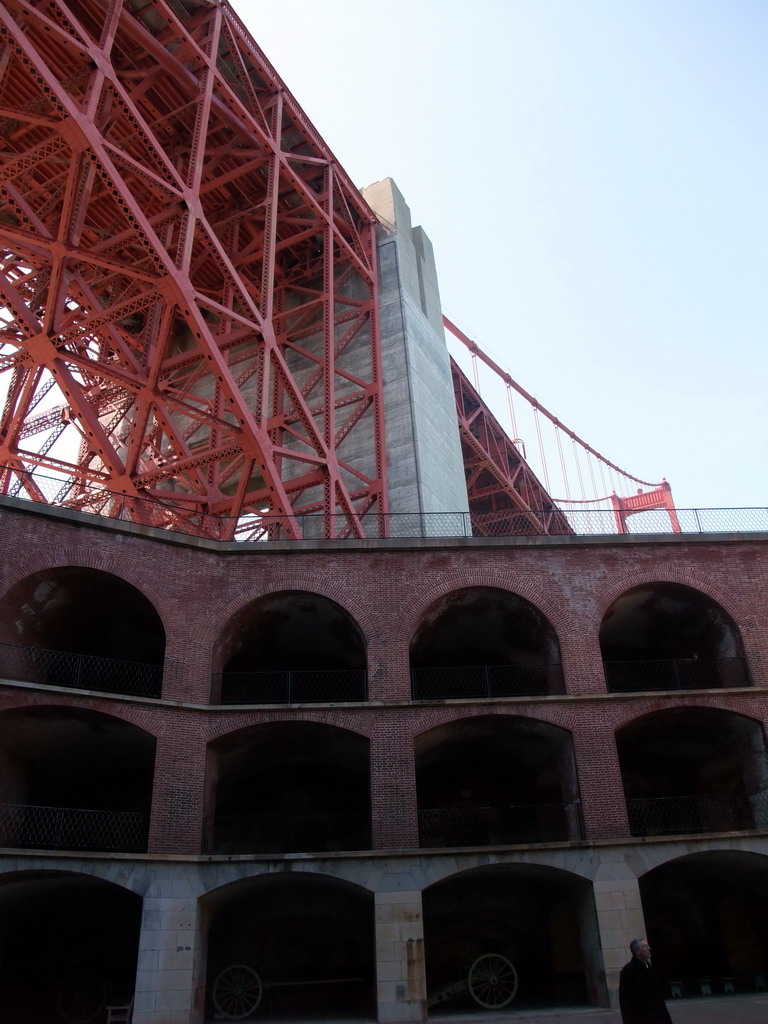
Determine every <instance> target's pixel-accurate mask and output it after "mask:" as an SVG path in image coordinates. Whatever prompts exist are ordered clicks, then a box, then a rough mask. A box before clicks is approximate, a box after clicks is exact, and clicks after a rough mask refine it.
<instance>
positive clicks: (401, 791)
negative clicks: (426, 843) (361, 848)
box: [371, 711, 419, 850]
mask: <svg viewBox="0 0 768 1024" xmlns="http://www.w3.org/2000/svg"><path fill="white" fill-rule="evenodd" d="M396 715H397V712H396V711H394V712H390V714H389V715H388V716H387V717H386V718H385V717H384V716H383V715H380V717H379V720H378V722H377V725H376V729H375V731H374V733H373V736H372V737H371V819H372V827H373V848H374V850H392V849H403V848H406V849H413V848H416V847H418V845H419V823H418V810H417V804H416V766H415V763H414V754H413V740H412V738H411V736H410V735H409V734H408V733H404V732H402V731H401V729H402V723H398V720H397V718H396Z"/></svg>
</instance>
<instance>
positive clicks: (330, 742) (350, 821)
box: [206, 722, 371, 853]
mask: <svg viewBox="0 0 768 1024" xmlns="http://www.w3.org/2000/svg"><path fill="white" fill-rule="evenodd" d="M369 762H370V757H369V742H368V740H367V739H366V738H365V737H363V736H359V735H357V734H356V733H352V732H349V731H348V730H346V729H339V728H336V727H334V726H329V725H323V724H320V723H316V722H275V723H272V724H269V725H258V726H255V727H253V728H250V729H244V730H242V731H240V732H237V733H232V734H230V735H227V736H224V737H222V738H221V739H219V740H217V741H216V743H214V744H212V745H211V748H210V751H209V789H210V790H212V791H215V814H214V815H213V816H211V817H209V818H207V819H206V825H207V827H206V842H207V846H208V848H209V850H211V851H213V852H216V853H297V852H303V853H309V852H322V851H327V850H367V849H370V847H371V799H370V764H369Z"/></svg>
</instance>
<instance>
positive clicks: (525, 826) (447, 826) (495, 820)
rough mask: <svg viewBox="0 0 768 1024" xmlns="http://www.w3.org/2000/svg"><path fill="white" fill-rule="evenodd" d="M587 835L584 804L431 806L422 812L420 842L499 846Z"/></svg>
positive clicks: (441, 844)
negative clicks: (585, 833)
mask: <svg viewBox="0 0 768 1024" xmlns="http://www.w3.org/2000/svg"><path fill="white" fill-rule="evenodd" d="M583 838H584V825H583V822H582V816H581V804H580V803H579V802H578V801H574V802H573V803H569V804H546V803H540V804H505V805H499V806H495V807H431V808H426V809H424V810H420V811H419V845H420V846H422V847H425V846H428V847H443V846H497V845H507V844H511V843H559V842H567V841H569V840H570V841H575V840H579V839H583Z"/></svg>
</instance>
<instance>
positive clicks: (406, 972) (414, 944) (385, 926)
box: [375, 891, 427, 1024]
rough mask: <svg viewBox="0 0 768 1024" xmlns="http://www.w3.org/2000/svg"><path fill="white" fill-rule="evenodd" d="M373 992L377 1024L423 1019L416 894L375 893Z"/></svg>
mask: <svg viewBox="0 0 768 1024" xmlns="http://www.w3.org/2000/svg"><path fill="white" fill-rule="evenodd" d="M375 899H376V992H377V1001H378V1020H379V1021H380V1022H381V1024H390V1022H391V1024H395V1022H397V1024H407V1022H411V1021H425V1020H426V1019H427V983H426V974H425V971H424V922H423V919H422V912H421V893H420V892H418V891H417V892H377V893H376V894H375Z"/></svg>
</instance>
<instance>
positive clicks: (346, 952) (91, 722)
mask: <svg viewBox="0 0 768 1024" xmlns="http://www.w3.org/2000/svg"><path fill="white" fill-rule="evenodd" d="M0 516H1V517H2V536H3V541H4V544H3V548H4V558H3V562H2V587H1V588H0V592H1V593H2V603H1V605H0V608H1V612H0V623H1V624H2V630H3V636H2V641H3V643H2V648H1V650H2V658H3V672H2V676H3V679H2V683H1V684H0V701H1V702H2V704H1V710H0V758H2V761H1V763H2V775H0V778H1V779H2V814H1V817H0V828H1V829H2V832H1V833H0V835H1V836H2V839H1V840H0V841H1V842H2V846H3V850H2V853H0V870H1V871H2V881H1V883H0V905H1V906H2V914H0V921H2V933H1V934H2V961H1V962H0V989H1V990H2V1000H3V1005H4V1006H7V1007H12V1008H13V1011H12V1013H11V1016H10V1017H9V1019H12V1020H14V1021H15V1022H16V1021H18V1022H19V1024H21V1022H22V1021H30V1022H31V1021H43V1020H45V1021H46V1022H47V1021H50V1020H51V1019H54V1020H55V1019H57V1017H56V1016H55V1014H54V1016H53V1018H52V1017H51V1013H52V1012H53V1011H54V1009H55V1012H56V1013H58V1014H59V1018H58V1019H62V1020H67V1019H75V1020H77V1019H86V1018H87V1015H88V1014H89V1013H90V1012H91V1011H90V1009H89V1007H90V1006H91V1005H93V1006H96V1004H97V1003H100V1004H101V1005H103V1004H105V1003H106V1004H115V1003H120V1002H122V1001H127V1000H128V999H129V998H130V996H131V994H132V993H133V992H134V991H135V993H136V1001H135V1011H134V1017H133V1019H134V1021H136V1022H141V1024H150V1022H151V1024H182V1022H184V1024H186V1022H188V1021H190V1022H201V1021H204V1020H208V1021H211V1020H214V1019H222V1013H221V1010H222V1007H223V1009H224V1011H225V1012H226V1013H228V1014H229V1015H230V1017H232V1018H235V1017H236V1016H237V1014H238V1013H242V1012H243V1008H244V1009H245V1011H248V1008H249V1005H251V1004H252V1003H253V1001H254V1000H255V999H257V998H258V991H259V990H258V986H259V985H262V986H263V991H261V998H260V1006H259V1007H258V1013H259V1014H264V1013H267V1014H270V1015H272V1016H274V1017H275V1018H278V1019H279V1018H280V1017H281V1016H286V1015H293V1016H294V1017H295V1016H297V1015H298V1016H301V1015H302V1013H304V1012H308V1011H309V1010H310V1009H311V1010H312V1011H317V1010H318V1009H320V1010H322V1011H323V1012H324V1013H325V1014H326V1015H328V1016H341V1015H344V1014H352V1015H354V1016H358V1017H362V1018H366V1017H367V1018H374V1017H378V1019H379V1020H382V1021H403V1022H404V1021H414V1020H415V1021H420V1020H423V1019H424V1018H425V1016H426V1015H427V1013H428V1006H427V1001H428V999H429V998H431V999H434V998H435V997H436V996H439V995H440V992H441V990H444V989H445V988H446V987H450V986H451V985H452V983H454V982H457V981H461V980H462V979H464V980H465V979H466V972H467V967H468V966H469V965H471V964H473V963H475V962H476V961H478V959H479V958H482V957H484V956H488V954H498V955H501V956H504V957H505V958H507V959H508V960H510V961H511V962H512V963H514V965H515V967H516V972H517V976H518V982H519V987H518V991H517V993H516V996H515V1005H516V1006H521V1007H522V1006H552V1005H563V1004H571V1005H573V1004H579V1003H587V1002H591V1003H596V1004H606V1003H607V1002H608V1001H609V999H610V998H611V996H612V993H613V990H614V989H615V986H616V981H617V971H618V969H619V968H620V966H621V965H622V963H623V962H624V960H625V957H626V953H625V949H626V945H627V942H628V940H629V939H630V938H631V937H633V936H634V935H636V934H641V933H645V932H647V933H648V934H649V935H650V938H651V941H652V942H653V944H654V946H655V947H656V956H657V960H658V963H659V965H660V967H661V969H662V970H663V972H664V974H665V976H666V977H667V979H668V981H670V982H674V983H676V984H677V985H680V986H681V989H682V991H683V994H693V993H694V992H700V990H701V985H702V983H705V984H709V985H710V986H711V988H712V990H713V991H714V992H716V991H717V990H718V989H719V990H725V989H729V988H731V987H733V988H734V989H735V990H737V991H739V990H754V989H755V987H758V988H760V987H761V986H762V985H763V984H764V977H765V975H764V970H765V966H766V965H765V948H766V938H767V936H766V927H768V926H766V921H768V914H766V910H767V909H768V870H767V869H766V864H768V862H767V861H766V859H765V855H766V853H768V847H767V846H766V839H765V832H764V828H765V824H766V816H767V815H768V796H766V779H767V778H768V771H767V762H766V752H765V742H764V722H765V718H766V713H767V709H766V698H765V687H764V673H765V664H766V655H767V654H768V638H767V637H766V631H765V621H766V609H765V601H766V599H765V582H764V581H765V573H766V538H765V536H764V535H760V534H751V535H750V534H745V535H735V534H733V535H717V536H715V535H707V534H701V535H694V536H688V535H672V534H670V535H664V536H661V535H653V536H637V535H627V536H624V537H576V536H570V537H559V538H558V537H517V538H499V539H493V538H490V539H483V538H466V539H462V540H455V539H444V538H430V539H425V540H394V539H391V540H366V541H353V540H348V541H344V542H329V541H299V542H278V543H276V544H271V545H269V544H251V545H241V544H240V545H239V544H234V543H232V544H222V543H217V542H215V541H204V540H200V539H196V538H190V537H183V536H181V535H172V534H168V533H166V532H163V531H160V530H152V529H148V528H145V527H139V526H135V525H132V524H122V523H118V522H110V521H107V520H98V519H94V518H93V517H89V516H84V515H81V514H79V513H76V512H72V511H66V510H54V509H50V508H47V507H46V506H41V505H37V504H33V503H29V502H23V501H19V500H16V499H13V498H4V499H2V506H1V507H0ZM62 651H66V652H69V653H67V654H61V653H57V652H62ZM485 963H486V964H487V963H495V962H493V961H486V962H485ZM238 964H240V965H244V966H243V968H241V969H240V970H241V974H242V976H240V975H237V976H235V975H233V972H232V967H233V965H238ZM482 968H483V962H482V961H481V964H480V968H478V971H479V972H480V974H479V977H480V981H478V979H477V978H476V979H475V989H476V991H477V993H478V994H479V996H480V998H481V999H484V1000H485V1001H486V1002H488V1003H489V1004H490V1005H495V1004H496V1001H503V999H505V998H506V995H507V994H508V993H506V992H505V991H504V990H503V991H501V994H499V991H498V990H496V989H493V988H492V987H488V986H486V988H483V985H482V984H481V982H482ZM244 970H245V972H244V973H243V971H244ZM254 972H255V974H256V975H257V978H258V981H256V980H254V977H253V974H254ZM217 979H219V987H218V990H217V989H216V982H217ZM243 980H244V982H245V985H244V988H243V985H242V984H241V982H243ZM308 981H318V982H319V981H324V982H329V981H332V982H334V983H331V984H324V985H306V984H296V983H297V982H308ZM280 983H282V984H280ZM254 986H256V989H254ZM241 988H243V992H242V993H241V995H240V996H238V995H237V993H238V992H240V989H241ZM254 991H255V992H256V995H254ZM232 992H235V995H232ZM249 993H250V994H249ZM238 999H242V1000H244V1002H243V1001H240V1002H238V1001H237V1000H238ZM228 1000H229V1001H228ZM249 1000H250V1003H249ZM217 1006H218V1008H217ZM471 1006H474V1009H475V1010H477V1011H478V1012H480V1007H479V1006H478V1005H476V1003H475V1002H474V1001H473V999H472V997H471V995H469V994H468V993H467V992H464V993H462V992H453V993H452V994H451V995H450V998H448V999H447V1000H446V1002H445V1006H444V1008H445V1010H446V1011H447V1010H449V1009H450V1008H451V1007H457V1008H461V1007H463V1008H464V1009H465V1010H466V1009H467V1008H468V1007H471ZM9 1012H11V1011H9ZM14 1014H15V1015H14ZM246 1015H247V1013H246ZM87 1019H90V1018H89V1017H88V1018H87ZM93 1019H97V1020H102V1019H105V1018H104V1015H103V1012H102V1014H101V1016H99V1015H98V1014H97V1015H96V1016H95V1017H94V1018H93Z"/></svg>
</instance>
